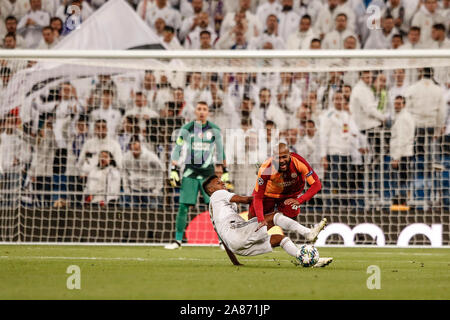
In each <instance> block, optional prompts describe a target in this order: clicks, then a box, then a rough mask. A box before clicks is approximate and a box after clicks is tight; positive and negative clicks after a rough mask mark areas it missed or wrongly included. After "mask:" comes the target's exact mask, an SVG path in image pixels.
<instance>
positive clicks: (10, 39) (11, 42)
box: [3, 33, 17, 49]
mask: <svg viewBox="0 0 450 320" xmlns="http://www.w3.org/2000/svg"><path fill="white" fill-rule="evenodd" d="M3 49H17V48H16V36H15V35H14V34H13V33H8V34H6V36H5V37H4V38H3Z"/></svg>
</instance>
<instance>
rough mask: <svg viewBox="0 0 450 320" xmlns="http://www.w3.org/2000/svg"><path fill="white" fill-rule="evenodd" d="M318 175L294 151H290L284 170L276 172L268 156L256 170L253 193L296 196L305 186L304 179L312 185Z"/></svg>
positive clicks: (271, 195) (271, 196)
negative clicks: (289, 157)
mask: <svg viewBox="0 0 450 320" xmlns="http://www.w3.org/2000/svg"><path fill="white" fill-rule="evenodd" d="M316 180H319V177H318V176H317V174H316V173H315V172H314V170H313V169H312V168H311V166H310V165H309V163H308V162H307V161H306V160H305V159H303V158H302V157H301V156H299V155H298V154H296V153H291V161H290V163H289V167H288V170H286V172H278V171H277V169H276V168H275V166H274V165H273V158H269V159H267V160H266V161H264V163H263V164H262V165H261V167H260V168H259V170H258V179H257V181H256V185H255V189H254V193H259V194H260V193H261V192H260V191H262V190H260V189H262V188H263V189H264V196H265V197H270V198H280V199H281V198H293V197H297V196H298V195H299V194H300V193H301V192H303V189H304V188H305V181H306V182H308V184H309V185H312V184H313V183H314V182H315V181H316Z"/></svg>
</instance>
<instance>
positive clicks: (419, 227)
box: [0, 50, 450, 246]
mask: <svg viewBox="0 0 450 320" xmlns="http://www.w3.org/2000/svg"><path fill="white" fill-rule="evenodd" d="M0 55H1V57H0V61H1V69H0V76H1V93H0V95H1V104H0V108H1V109H0V119H1V120H0V121H1V122H0V241H2V242H15V243H17V242H21V243H27V242H39V243H48V242H58V243H59V242H61V243H64V242H73V243H82V242H93V243H147V244H163V243H167V242H169V241H172V240H173V239H174V237H175V222H176V217H177V212H178V209H179V203H180V188H179V186H176V187H173V186H172V185H171V184H170V181H169V173H170V170H171V163H172V160H171V157H172V153H173V152H174V149H175V146H176V145H177V137H178V135H179V134H180V128H181V127H182V126H183V125H184V124H187V123H189V122H190V121H194V120H195V119H196V113H195V107H196V105H197V102H199V101H205V102H206V103H207V104H208V106H209V118H208V119H209V121H211V122H213V123H214V124H216V125H217V126H218V127H219V128H220V129H221V134H222V138H223V146H224V152H225V157H226V162H227V169H228V172H229V175H230V183H229V184H228V186H229V187H230V188H232V190H233V192H235V193H236V194H240V195H251V193H252V191H253V188H254V187H255V184H256V183H257V169H258V166H259V165H260V164H261V163H262V162H264V161H265V160H266V159H267V158H269V157H270V156H271V155H272V151H273V150H274V147H275V145H276V144H277V143H278V142H285V143H287V144H288V145H289V147H290V150H291V152H296V153H298V154H299V155H301V156H302V157H303V158H305V159H306V160H307V161H308V162H309V164H310V165H311V166H312V168H313V169H314V171H315V172H316V173H317V174H318V176H319V177H320V179H321V182H322V190H321V191H320V192H319V193H318V194H316V195H315V196H314V198H313V199H312V200H311V201H309V202H307V203H304V204H302V206H301V214H300V215H299V216H298V217H297V219H298V221H299V222H300V223H302V224H303V225H307V226H309V225H312V224H314V223H317V222H319V221H320V219H321V218H323V217H326V218H327V219H328V221H329V226H328V227H327V228H326V229H325V231H324V232H323V233H322V234H321V237H320V238H319V241H318V244H320V245H328V244H337V245H342V244H343V245H347V246H351V245H358V244H365V245H379V246H383V245H400V246H408V245H431V246H442V245H444V246H448V245H449V244H450V239H449V208H450V198H449V170H450V153H449V152H450V151H449V150H450V147H449V139H450V138H449V137H450V123H449V102H450V95H449V92H450V91H449V90H450V77H449V67H450V59H449V58H450V52H449V51H446V50H442V51H431V52H429V51H403V52H399V51H396V52H392V51H390V52H386V51H364V52H362V51H355V52H350V53H348V52H345V53H344V54H343V53H342V52H339V51H338V52H333V51H328V52H327V51H321V52H290V51H286V52H277V51H274V52H268V51H264V52H261V51H260V52H252V51H249V52H245V53H241V52H233V53H229V52H221V51H217V52H212V51H211V52H206V53H205V52H195V51H194V52H173V51H171V52H167V51H128V52H114V51H111V52H97V51H90V52H89V51H88V52H85V51H80V52H65V51H62V52H58V51H52V52H42V51H15V52H14V54H12V53H9V52H6V51H2V52H0ZM205 136H207V134H206V135H205ZM199 139H200V142H202V139H208V137H203V138H202V137H201V136H200V138H199ZM200 144H201V143H200ZM200 147H201V146H200ZM188 152H189V151H187V150H186V149H182V152H181V158H182V159H184V158H185V157H189V155H187V153H188ZM180 164H181V166H180V167H181V168H180V169H181V172H180V177H181V176H182V173H183V161H182V160H181V161H180ZM216 173H217V174H219V175H221V174H222V172H221V167H219V166H218V167H217V168H216ZM306 188H308V185H306ZM191 191H195V190H191ZM197 196H198V199H197V204H196V205H194V206H191V207H190V208H189V213H188V219H187V226H186V229H185V234H184V241H185V242H187V243H190V244H217V243H218V239H217V236H216V234H215V232H214V230H213V227H212V225H211V222H210V219H209V214H208V212H207V211H208V207H207V205H205V203H204V198H203V196H202V194H201V193H198V195H197ZM240 209H241V211H242V212H245V211H247V210H248V208H247V207H244V206H242V207H241V208H240ZM290 236H291V237H292V238H293V239H294V240H295V241H297V242H301V241H303V239H301V238H299V237H297V236H296V235H294V234H290Z"/></svg>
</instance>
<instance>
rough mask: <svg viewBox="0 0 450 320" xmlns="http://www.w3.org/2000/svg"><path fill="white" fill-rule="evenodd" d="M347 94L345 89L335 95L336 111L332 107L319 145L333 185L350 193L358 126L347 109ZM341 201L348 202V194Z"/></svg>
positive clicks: (334, 188) (323, 162) (326, 115)
mask: <svg viewBox="0 0 450 320" xmlns="http://www.w3.org/2000/svg"><path fill="white" fill-rule="evenodd" d="M344 102H345V100H344V96H343V94H342V91H337V92H335V94H334V96H333V105H334V108H333V110H329V111H328V112H327V114H325V115H324V116H323V118H322V121H321V124H320V133H319V135H320V141H321V143H320V145H321V158H322V165H323V168H324V170H325V171H327V176H328V179H326V180H328V181H330V185H331V188H332V189H333V190H336V191H337V192H339V193H343V194H348V193H349V191H350V184H351V182H353V181H354V178H355V176H354V172H352V171H351V170H350V168H351V160H352V159H351V156H352V154H353V153H354V152H353V151H354V149H356V150H358V149H359V146H358V145H356V146H355V141H356V139H355V138H356V136H357V133H358V128H357V126H356V124H355V123H354V120H353V118H352V117H351V115H350V114H349V113H348V112H346V111H345V110H344ZM342 200H343V201H342V202H338V204H346V199H345V197H344V198H342Z"/></svg>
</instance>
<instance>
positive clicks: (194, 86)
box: [184, 72, 212, 106]
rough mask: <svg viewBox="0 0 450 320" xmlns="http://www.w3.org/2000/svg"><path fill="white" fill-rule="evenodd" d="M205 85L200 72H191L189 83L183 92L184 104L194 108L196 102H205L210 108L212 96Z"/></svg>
mask: <svg viewBox="0 0 450 320" xmlns="http://www.w3.org/2000/svg"><path fill="white" fill-rule="evenodd" d="M207 85H208V84H207V83H206V82H205V81H204V79H203V76H202V74H201V73H200V72H193V73H192V74H191V77H190V83H189V85H188V86H187V87H186V89H185V91H184V98H185V100H186V103H187V104H188V105H191V106H195V105H196V104H197V102H198V101H205V102H206V103H207V104H208V106H210V105H211V104H212V96H211V91H210V90H209V88H208V86H207Z"/></svg>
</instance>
